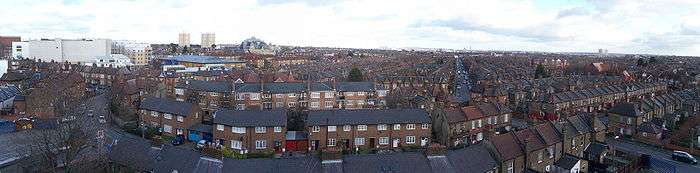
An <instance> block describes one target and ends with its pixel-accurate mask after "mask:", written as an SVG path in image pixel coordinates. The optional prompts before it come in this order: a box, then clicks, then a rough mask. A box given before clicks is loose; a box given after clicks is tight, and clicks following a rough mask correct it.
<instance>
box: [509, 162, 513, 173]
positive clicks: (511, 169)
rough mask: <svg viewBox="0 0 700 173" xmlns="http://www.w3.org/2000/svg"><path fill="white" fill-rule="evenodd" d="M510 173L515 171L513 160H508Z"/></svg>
mask: <svg viewBox="0 0 700 173" xmlns="http://www.w3.org/2000/svg"><path fill="white" fill-rule="evenodd" d="M508 173H513V162H512V161H511V162H508Z"/></svg>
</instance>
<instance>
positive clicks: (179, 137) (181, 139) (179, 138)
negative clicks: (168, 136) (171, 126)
mask: <svg viewBox="0 0 700 173" xmlns="http://www.w3.org/2000/svg"><path fill="white" fill-rule="evenodd" d="M184 142H185V137H183V136H182V135H177V136H175V139H173V140H172V141H170V143H171V144H173V145H174V146H178V145H182V143H184Z"/></svg>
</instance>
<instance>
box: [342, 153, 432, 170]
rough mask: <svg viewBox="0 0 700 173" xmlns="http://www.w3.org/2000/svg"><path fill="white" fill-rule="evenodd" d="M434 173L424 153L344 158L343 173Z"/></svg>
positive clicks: (350, 156) (349, 156)
mask: <svg viewBox="0 0 700 173" xmlns="http://www.w3.org/2000/svg"><path fill="white" fill-rule="evenodd" d="M372 172H401V173H426V172H432V169H431V168H430V164H429V163H428V159H427V158H426V157H425V155H423V154H422V153H392V154H377V155H348V156H345V157H343V173H372Z"/></svg>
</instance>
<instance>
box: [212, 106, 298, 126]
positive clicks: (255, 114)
mask: <svg viewBox="0 0 700 173" xmlns="http://www.w3.org/2000/svg"><path fill="white" fill-rule="evenodd" d="M214 123H215V124H223V125H228V126H236V127H276V126H281V127H284V126H287V114H286V111H285V110H231V109H226V108H220V109H219V110H217V111H216V112H214Z"/></svg>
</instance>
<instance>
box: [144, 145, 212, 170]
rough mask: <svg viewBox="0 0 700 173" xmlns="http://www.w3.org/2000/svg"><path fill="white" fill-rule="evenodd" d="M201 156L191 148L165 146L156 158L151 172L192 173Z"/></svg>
mask: <svg viewBox="0 0 700 173" xmlns="http://www.w3.org/2000/svg"><path fill="white" fill-rule="evenodd" d="M200 157H201V155H200V154H199V153H198V152H196V151H194V150H192V149H191V148H183V147H174V146H169V145H165V146H164V147H163V149H162V150H161V152H160V154H159V155H158V156H157V157H156V163H155V165H154V169H153V172H155V173H172V172H174V171H177V172H194V171H195V169H196V167H197V162H198V161H199V159H200Z"/></svg>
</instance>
